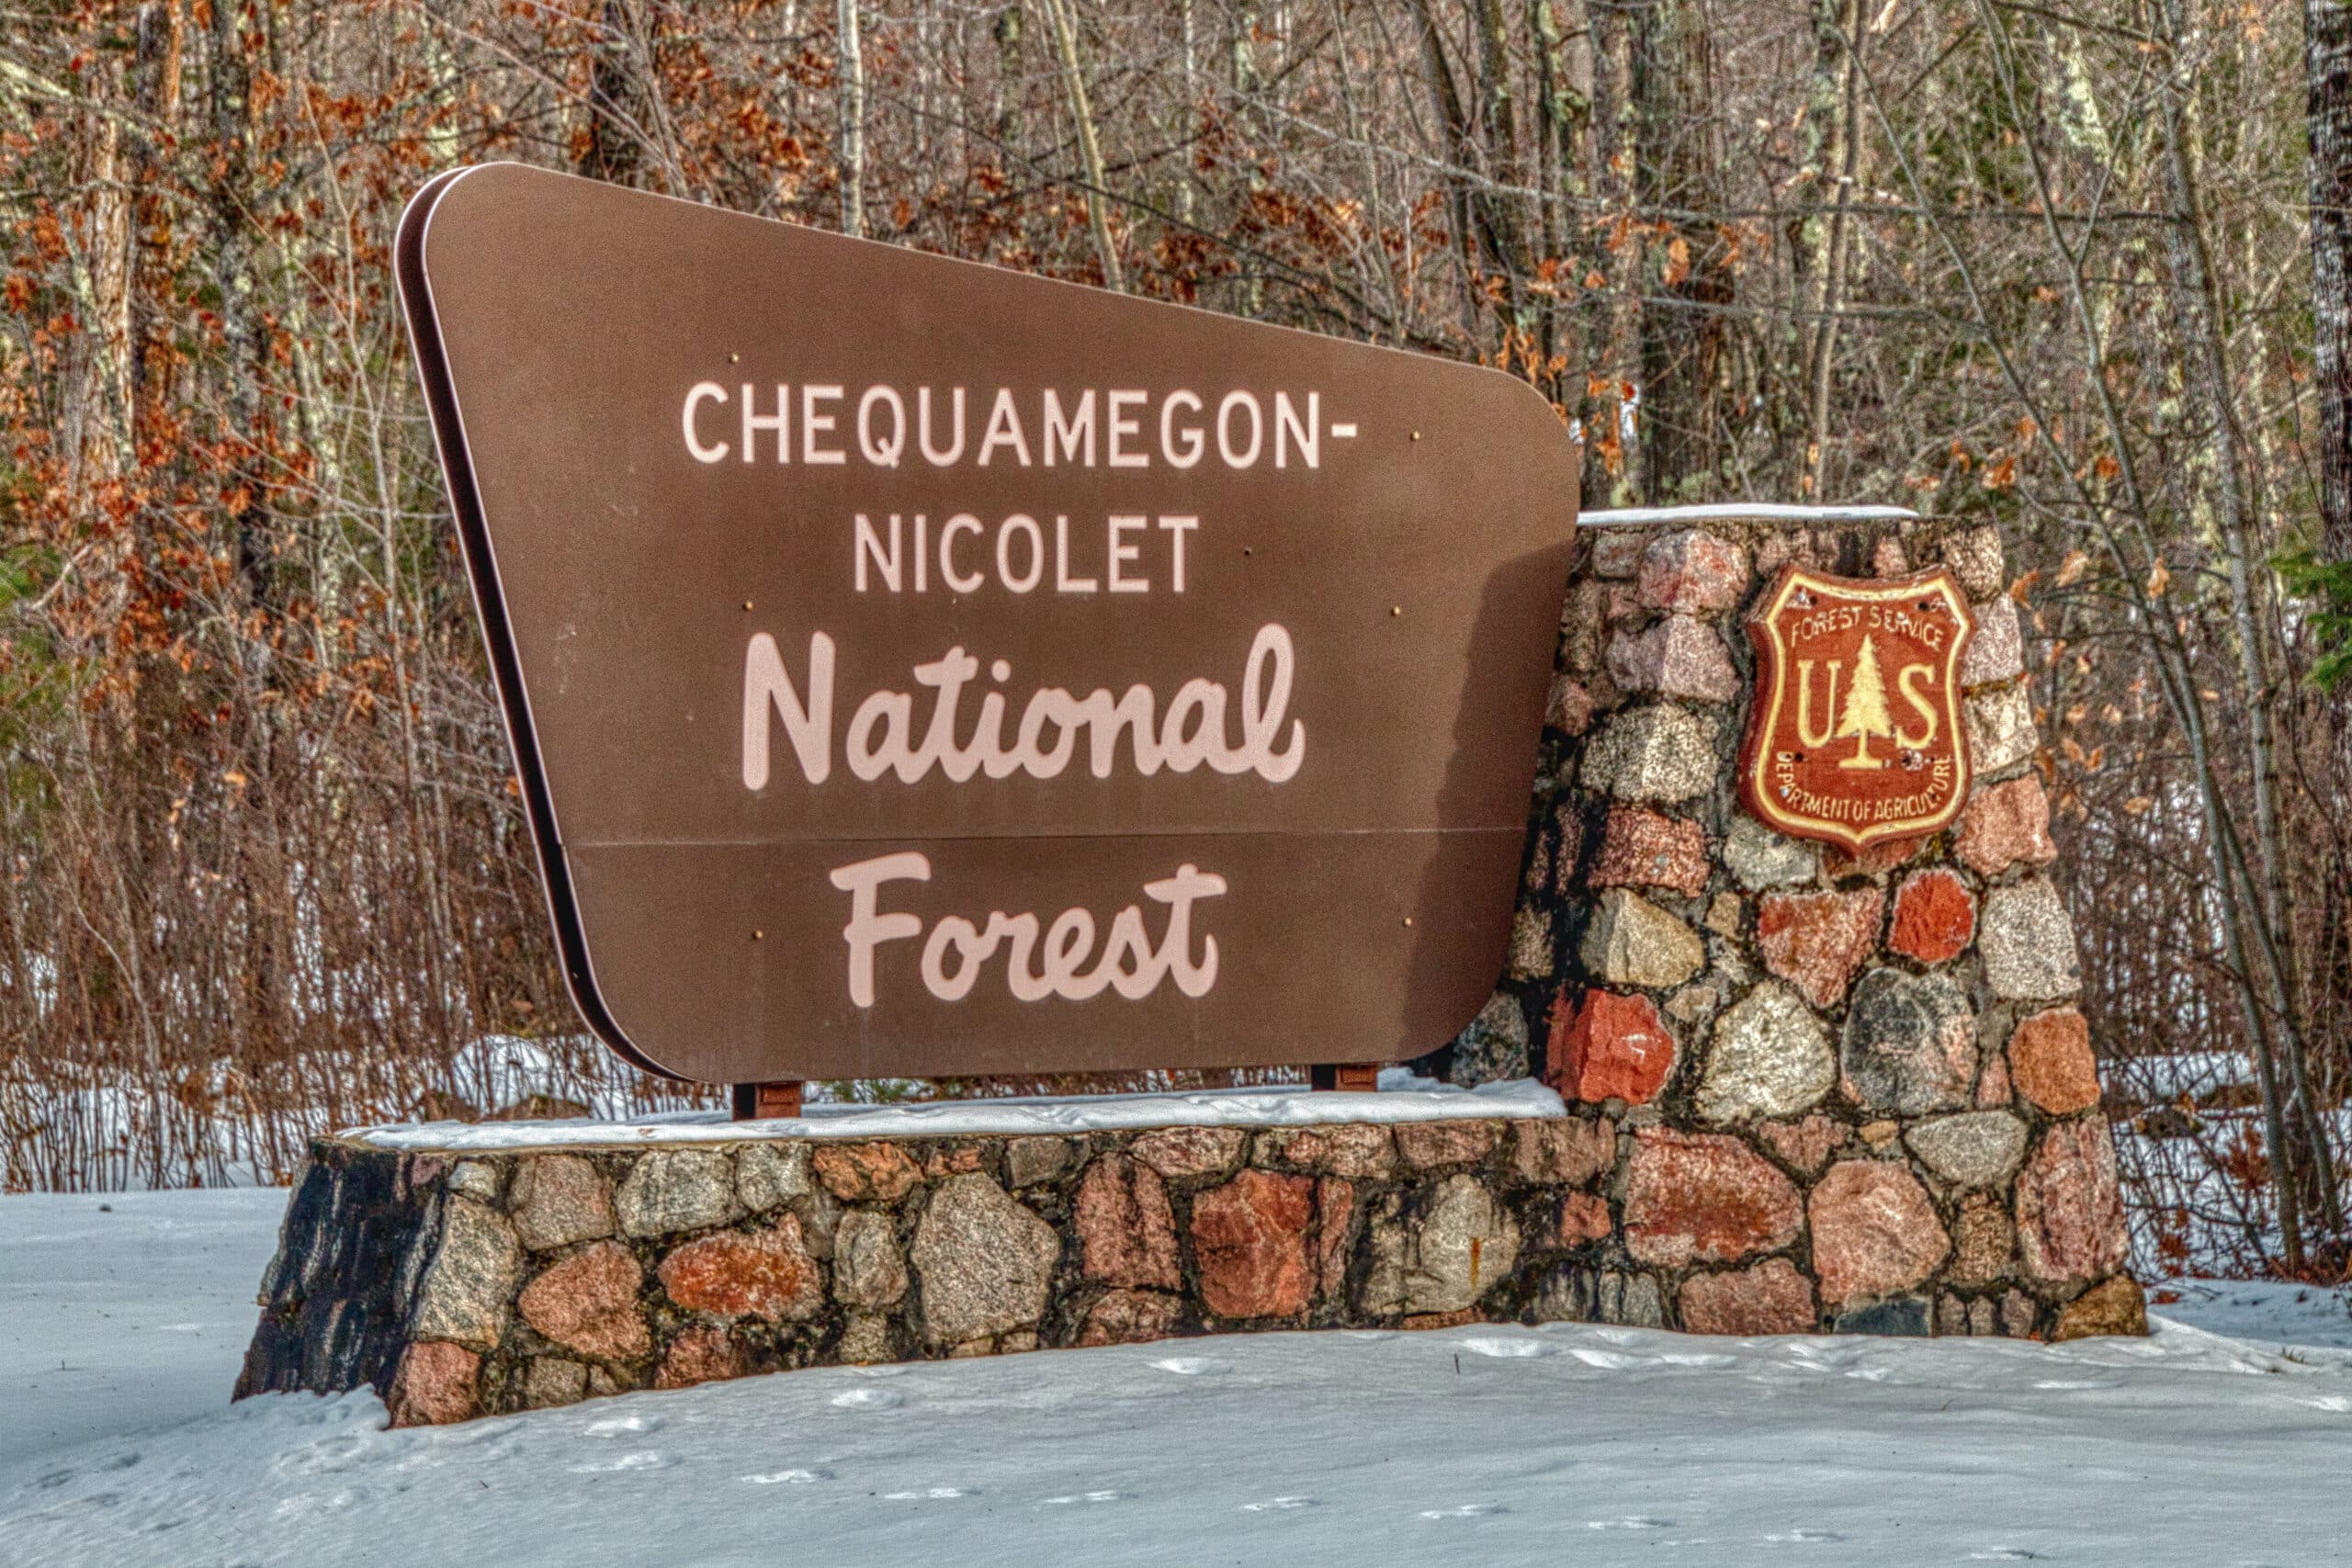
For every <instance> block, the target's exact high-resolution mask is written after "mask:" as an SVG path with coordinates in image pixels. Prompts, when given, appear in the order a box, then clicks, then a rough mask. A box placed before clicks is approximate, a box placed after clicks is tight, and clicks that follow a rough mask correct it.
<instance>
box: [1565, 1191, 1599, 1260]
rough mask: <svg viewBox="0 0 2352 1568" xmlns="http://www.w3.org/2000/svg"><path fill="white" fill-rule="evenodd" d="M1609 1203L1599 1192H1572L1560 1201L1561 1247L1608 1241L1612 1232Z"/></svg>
mask: <svg viewBox="0 0 2352 1568" xmlns="http://www.w3.org/2000/svg"><path fill="white" fill-rule="evenodd" d="M1610 1230H1611V1222H1610V1218H1609V1203H1608V1201H1607V1200H1606V1199H1604V1198H1602V1197H1601V1196H1600V1194H1599V1193H1597V1192H1571V1193H1569V1194H1568V1195H1567V1196H1566V1197H1565V1198H1563V1199H1561V1200H1560V1245H1561V1246H1562V1247H1582V1246H1583V1245H1584V1244H1585V1243H1587V1242H1589V1241H1607V1240H1608V1239H1609V1232H1610Z"/></svg>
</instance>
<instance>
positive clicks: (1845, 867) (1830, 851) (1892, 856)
mask: <svg viewBox="0 0 2352 1568" xmlns="http://www.w3.org/2000/svg"><path fill="white" fill-rule="evenodd" d="M1927 843H1928V840H1926V839H1924V838H1921V839H1883V840H1880V841H1879V842H1877V843H1875V844H1866V845H1864V846H1863V847H1862V848H1861V850H1860V851H1859V852H1855V853H1852V854H1849V853H1848V852H1846V851H1845V850H1843V849H1841V848H1839V847H1838V845H1836V844H1826V845H1824V846H1823V855H1822V861H1821V864H1822V868H1823V869H1824V870H1825V871H1826V872H1828V873H1829V879H1830V880H1831V881H1833V882H1839V881H1843V880H1844V879H1845V878H1847V877H1849V876H1876V875H1878V874H1881V873H1883V872H1889V871H1893V870H1894V868H1895V867H1896V866H1898V865H1901V864H1902V863H1904V862H1905V861H1907V860H1909V859H1910V858H1911V857H1912V856H1913V855H1916V854H1917V853H1918V852H1920V851H1921V850H1922V849H1924V848H1926V847H1927Z"/></svg>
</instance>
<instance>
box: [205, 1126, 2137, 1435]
mask: <svg viewBox="0 0 2352 1568" xmlns="http://www.w3.org/2000/svg"><path fill="white" fill-rule="evenodd" d="M1654 1117H1655V1112H1654V1111H1653V1112H1649V1113H1647V1116H1646V1117H1645V1112H1644V1111H1640V1110H1636V1111H1633V1112H1631V1113H1629V1114H1626V1115H1624V1116H1622V1117H1619V1118H1611V1117H1608V1116H1595V1115H1590V1114H1585V1115H1577V1116H1571V1117H1568V1118H1566V1119H1555V1120H1502V1119H1498V1118H1493V1117H1487V1118H1476V1119H1474V1118H1463V1119H1458V1120H1449V1121H1437V1122H1406V1123H1400V1124H1397V1125H1384V1124H1376V1123H1362V1122H1342V1123H1335V1124H1330V1125H1320V1126H1312V1127H1292V1126H1283V1127H1238V1126H1217V1127H1198V1126H1194V1127H1169V1128H1161V1129H1157V1130H1150V1131H1140V1132H1135V1131H1120V1132H1108V1131H1105V1132H1092V1133H1087V1134H1077V1135H1071V1136H1066V1137H1047V1136H1001V1135H998V1136H981V1135H976V1136H961V1137H933V1138H890V1139H869V1140H865V1141H856V1142H852V1141H847V1140H842V1139H838V1138H835V1139H827V1138H820V1137H807V1138H765V1139H755V1140H742V1141H727V1140H724V1139H723V1138H714V1139H713V1140H712V1141H710V1142H708V1143H690V1144H679V1143H665V1144H663V1145H660V1146H659V1147H656V1148H605V1147H593V1146H592V1147H579V1146H563V1147H556V1146H546V1147H539V1148H527V1147H518V1148H506V1149H498V1150H494V1151H469V1152H465V1153H452V1152H442V1153H433V1152H423V1153H419V1152H413V1151H401V1150H393V1149H387V1148H381V1147H378V1146H374V1145H369V1144H367V1143H364V1142H361V1141H359V1140H356V1139H343V1138H327V1139H322V1140H320V1141H319V1142H318V1143H317V1144H315V1145H313V1147H312V1150H311V1161H310V1164H309V1166H308V1168H306V1169H305V1171H304V1173H303V1176H302V1178H301V1179H300V1182H299V1183H298V1185H297V1187H296V1189H295V1191H294V1194H293V1198H292V1201H291V1205H290V1207H289V1210H288V1215H287V1219H286V1224H285V1229H284V1232H283V1235H282V1236H281V1238H280V1243H279V1248H278V1253H277V1258H275V1259H274V1260H273V1261H272V1263H271V1264H270V1268H269V1271H268V1273H267V1275H266V1277H265V1279H264V1280H263V1283H262V1292H261V1303H262V1308H263V1311H262V1318H261V1323H260V1326H259V1327H258V1329H257V1330H256V1331H255V1333H254V1341H253V1345H252V1347H251V1348H250V1349H248V1351H247V1352H246V1357H245V1367H244V1371H243V1376H242V1377H241V1378H240V1379H239V1381H238V1384H237V1395H238V1397H240V1398H242V1397H243V1396H245V1395H247V1394H252V1393H266V1392H270V1391H277V1390H297V1389H307V1390H312V1391H316V1392H321V1393H338V1392H342V1391H345V1390H349V1389H355V1388H357V1387H360V1386H362V1385H367V1386H370V1387H373V1388H374V1389H376V1390H377V1391H378V1392H379V1393H381V1394H382V1395H383V1396H384V1397H385V1399H386V1401H387V1403H388V1404H390V1408H391V1412H392V1419H393V1422H394V1424H395V1425H401V1426H411V1425H422V1424H430V1423H437V1422H447V1421H458V1420H464V1419H467V1418H469V1417H471V1416H480V1415H494V1414H502V1413H505V1412H510V1411H515V1410H524V1409H531V1408H536V1407H539V1406H544V1405H554V1404H570V1403H571V1402H573V1401H576V1400H579V1399H582V1398H586V1397H589V1396H591V1395H594V1394H602V1393H620V1392H623V1391H625V1390H628V1389H638V1388H679V1387H684V1386H686V1385H688V1384H692V1383H698V1382H708V1381H711V1380H713V1379H718V1378H729V1377H741V1376H743V1375H746V1374H748V1373H753V1372H763V1371H781V1370H786V1369H790V1368H797V1367H806V1366H820V1365H831V1364H838V1363H842V1362H872V1361H888V1360H901V1359H918V1358H933V1357H948V1356H971V1355H990V1354H999V1353H1002V1352H1007V1351H1013V1350H1029V1349H1035V1348H1041V1347H1047V1346H1082V1345H1108V1344H1121V1343H1130V1342H1136V1341H1142V1340H1150V1339H1157V1338H1161V1337H1170V1336H1178V1335H1191V1334H1205V1333H1227V1332H1244V1331H1255V1330H1262V1329H1270V1328H1334V1327H1403V1328H1418V1327H1442V1326H1450V1325H1456V1324H1462V1323H1470V1322H1480V1321H1497V1322H1524V1323H1537V1322H1555V1321H1600V1322H1610V1323H1623V1324H1633V1325H1645V1326H1652V1327H1687V1328H1691V1329H1696V1330H1700V1331H1703V1332H1720V1333H1736V1334H1761V1333H1785V1332H1800V1331H1812V1330H1817V1329H1826V1330H1833V1331H1837V1330H1852V1331H1860V1332H1870V1333H1913V1334H1927V1333H1971V1334H2005V1335H2016V1336H2029V1335H2030V1336H2048V1335H2052V1334H2060V1335H2064V1334H2068V1333H2071V1332H2090V1333H2098V1332H2119V1331H2125V1332H2128V1331H2132V1330H2133V1329H2134V1328H2135V1327H2136V1326H2137V1325H2138V1324H2139V1322H2140V1312H2141V1309H2140V1297H2139V1291H2138V1288H2137V1287H2136V1286H2134V1285H2132V1284H2131V1281H2130V1280H2128V1279H2125V1278H2123V1277H2121V1276H2117V1277H2115V1278H2113V1279H2110V1280H2106V1281H2105V1282H2103V1283H2101V1284H2099V1285H2098V1286H2097V1287H2096V1288H2094V1289H2091V1290H2087V1291H2086V1289H2085V1286H2086V1284H2087V1283H2088V1281H2084V1280H2033V1279H2029V1278H2025V1277H2023V1275H2022V1273H2021V1270H2020V1267H2019V1265H2018V1263H2017V1262H2016V1261H2015V1259H2014V1258H2013V1253H2014V1250H2015V1249H2014V1248H2013V1247H2012V1244H2011V1234H2010V1228H2009V1226H2008V1224H2007V1216H2006V1215H2004V1216H2003V1217H2002V1224H2001V1225H2000V1226H1999V1227H1998V1235H1997V1236H1996V1235H1993V1234H1991V1229H1990V1228H1989V1227H1979V1228H1978V1229H1968V1228H1967V1227H1966V1226H1965V1225H1963V1234H1962V1237H1961V1245H1960V1247H1959V1253H1958V1256H1957V1257H1956V1258H1955V1259H1954V1260H1953V1262H1952V1263H1951V1266H1950V1267H1949V1268H1939V1269H1935V1270H1933V1272H1934V1273H1935V1274H1936V1276H1937V1278H1935V1279H1934V1280H1928V1281H1926V1282H1923V1283H1920V1284H1919V1285H1918V1286H1917V1289H1915V1290H1910V1291H1906V1292H1904V1293H1902V1294H1899V1295H1895V1296H1893V1297H1891V1298H1887V1299H1883V1300H1877V1299H1873V1300H1870V1301H1859V1300H1856V1299H1854V1298H1851V1297H1844V1298H1840V1299H1839V1300H1838V1302H1837V1303H1835V1304H1834V1305H1833V1304H1832V1303H1829V1302H1828V1301H1827V1300H1826V1298H1825V1294H1824V1292H1823V1290H1822V1289H1821V1288H1820V1285H1821V1282H1820V1281H1819V1280H1818V1279H1817V1278H1816V1276H1815V1269H1814V1267H1813V1263H1812V1248H1813V1245H1814V1244H1813V1242H1812V1240H1811V1234H1812V1233H1813V1232H1814V1231H1816V1230H1817V1229H1818V1228H1819V1227H1820V1226H1822V1225H1824V1224H1828V1223H1831V1216H1830V1215H1829V1213H1827V1212H1826V1209H1825V1203H1824V1199H1823V1196H1822V1195H1823V1193H1824V1192H1826V1191H1827V1190H1829V1188H1830V1187H1831V1186H1832V1185H1833V1184H1838V1183H1839V1182H1841V1181H1842V1182H1843V1184H1844V1185H1849V1186H1852V1187H1854V1188H1855V1193H1854V1198H1855V1203H1854V1204H1853V1205H1852V1211H1851V1214H1852V1223H1855V1224H1862V1225H1864V1226H1869V1225H1871V1224H1876V1223H1878V1222H1877V1220H1876V1219H1874V1218H1873V1216H1875V1215H1877V1214H1878V1213H1879V1211H1878V1209H1877V1208H1874V1207H1873V1204H1874V1203H1876V1202H1877V1201H1878V1200H1879V1199H1880V1198H1882V1197H1883V1196H1884V1195H1883V1194H1881V1193H1880V1192H1879V1191H1878V1190H1877V1188H1876V1187H1875V1186H1874V1185H1872V1183H1871V1180H1870V1178H1871V1175H1872V1174H1873V1173H1874V1172H1877V1171H1880V1170H1883V1169H1893V1168H1895V1167H1886V1166H1883V1165H1881V1164H1880V1163H1879V1162H1878V1161H1877V1160H1876V1159H1875V1158H1874V1157H1873V1156H1871V1154H1870V1153H1869V1151H1868V1149H1867V1146H1866V1145H1862V1144H1861V1143H1860V1141H1859V1138H1858V1140H1857V1142H1856V1145H1855V1146H1853V1147H1852V1148H1851V1149H1849V1151H1848V1152H1849V1153H1850V1154H1852V1155H1854V1156H1858V1157H1854V1158H1850V1159H1847V1160H1845V1161H1843V1162H1842V1163H1840V1164H1839V1165H1838V1166H1837V1167H1836V1168H1835V1169H1834V1170H1833V1172H1832V1174H1831V1178H1830V1179H1827V1180H1824V1181H1822V1182H1820V1183H1818V1184H1816V1185H1815V1187H1814V1198H1813V1201H1812V1204H1811V1211H1812V1213H1811V1215H1810V1224H1808V1213H1807V1205H1805V1204H1804V1203H1802V1202H1800V1201H1799V1200H1798V1197H1797V1192H1798V1189H1797V1187H1796V1185H1794V1184H1793V1182H1792V1177H1793V1178H1805V1177H1808V1176H1810V1175H1811V1174H1812V1173H1813V1172H1815V1171H1817V1170H1818V1169H1819V1168H1820V1167H1821V1165H1822V1164H1823V1163H1824V1162H1826V1160H1828V1159H1829V1157H1830V1153H1829V1151H1830V1148H1831V1147H1832V1146H1837V1147H1841V1148H1842V1147H1845V1146H1846V1145H1847V1143H1848V1139H1847V1134H1846V1130H1845V1129H1844V1128H1843V1127H1838V1128H1837V1129H1835V1134H1836V1136H1835V1138H1834V1140H1833V1139H1831V1138H1830V1137H1829V1135H1828V1134H1826V1133H1824V1132H1820V1131H1818V1130H1816V1129H1815V1128H1813V1127H1810V1126H1799V1127H1795V1128H1792V1129H1791V1130H1790V1134H1789V1136H1788V1138H1787V1139H1786V1140H1785V1149H1786V1160H1785V1161H1784V1162H1783V1161H1779V1160H1778V1159H1777V1156H1775V1157H1767V1156H1764V1155H1762V1154H1758V1153H1757V1152H1756V1151H1755V1150H1754V1149H1753V1148H1751V1147H1749V1146H1748V1145H1744V1144H1740V1143H1737V1142H1736V1140H1732V1139H1728V1138H1711V1137H1708V1136H1706V1135H1694V1134H1683V1133H1677V1132H1672V1131H1669V1130H1668V1129H1666V1128H1664V1127H1661V1126H1657V1125H1642V1124H1641V1123H1642V1122H1644V1121H1645V1120H1649V1119H1653V1118H1654ZM1718 1145H1721V1146H1718ZM1845 1171H1852V1172H1855V1173H1857V1175H1856V1176H1855V1177H1854V1178H1853V1179H1850V1180H1849V1179H1844V1178H1841V1177H1840V1176H1839V1174H1838V1173H1840V1172H1845ZM1839 1223H1844V1222H1842V1221H1841V1222H1839ZM1963 1266H1964V1267H1965V1269H1968V1270H1971V1271H1972V1272H1969V1273H1968V1274H1967V1279H1968V1280H1969V1282H1968V1283H1966V1284H1964V1285H1963V1284H1961V1283H1958V1282H1957V1280H1958V1279H1959V1277H1960V1275H1961V1272H1962V1268H1963Z"/></svg>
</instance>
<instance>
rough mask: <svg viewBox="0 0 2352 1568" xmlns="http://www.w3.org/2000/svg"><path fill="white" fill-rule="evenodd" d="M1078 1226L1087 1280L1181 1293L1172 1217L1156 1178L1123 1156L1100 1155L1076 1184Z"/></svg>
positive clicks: (1153, 1172) (1165, 1189)
mask: <svg viewBox="0 0 2352 1568" xmlns="http://www.w3.org/2000/svg"><path fill="white" fill-rule="evenodd" d="M1076 1220H1077V1226H1078V1239H1079V1243H1080V1246H1081V1247H1083V1248H1084V1249H1085V1258H1086V1264H1085V1271H1086V1277H1087V1278H1088V1279H1090V1280H1102V1281H1103V1282H1104V1283H1106V1284H1111V1285H1120V1286H1125V1287H1128V1288H1134V1287H1137V1286H1144V1285H1150V1286H1157V1287H1158V1288H1159V1289H1160V1290H1164V1291H1174V1290H1181V1289H1182V1288H1183V1283H1184V1279H1183V1276H1182V1274H1181V1273H1180V1272H1179V1271H1178V1269H1177V1266H1176V1216H1175V1214H1174V1213H1172V1212H1171V1211H1170V1209H1169V1207H1168V1189H1167V1188H1166V1187H1164V1186H1162V1185H1161V1184H1160V1180H1159V1174H1158V1173H1157V1172H1156V1171H1154V1170H1153V1169H1152V1168H1151V1167H1149V1166H1148V1165H1140V1164H1137V1163H1136V1161H1134V1160H1131V1159H1129V1158H1128V1157H1127V1156H1125V1155H1104V1156H1103V1157H1102V1158H1101V1159H1098V1160H1096V1161H1095V1162H1094V1163H1093V1164H1092V1165H1091V1166H1088V1167H1087V1168H1086V1179H1084V1180H1083V1181H1081V1182H1080V1183H1079V1188H1078V1204H1077V1215H1076Z"/></svg>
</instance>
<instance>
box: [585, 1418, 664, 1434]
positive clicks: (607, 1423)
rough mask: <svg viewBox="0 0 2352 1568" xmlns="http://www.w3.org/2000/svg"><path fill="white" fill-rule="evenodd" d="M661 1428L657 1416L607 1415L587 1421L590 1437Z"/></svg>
mask: <svg viewBox="0 0 2352 1568" xmlns="http://www.w3.org/2000/svg"><path fill="white" fill-rule="evenodd" d="M661 1429H662V1417H661V1416H605V1418H604V1419H603V1420H601V1421H591V1422H589V1423H588V1435H589V1436H590V1437H592V1438H609V1437H612V1436H614V1435H616V1434H617V1433H621V1432H658V1431H660V1430H661Z"/></svg>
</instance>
